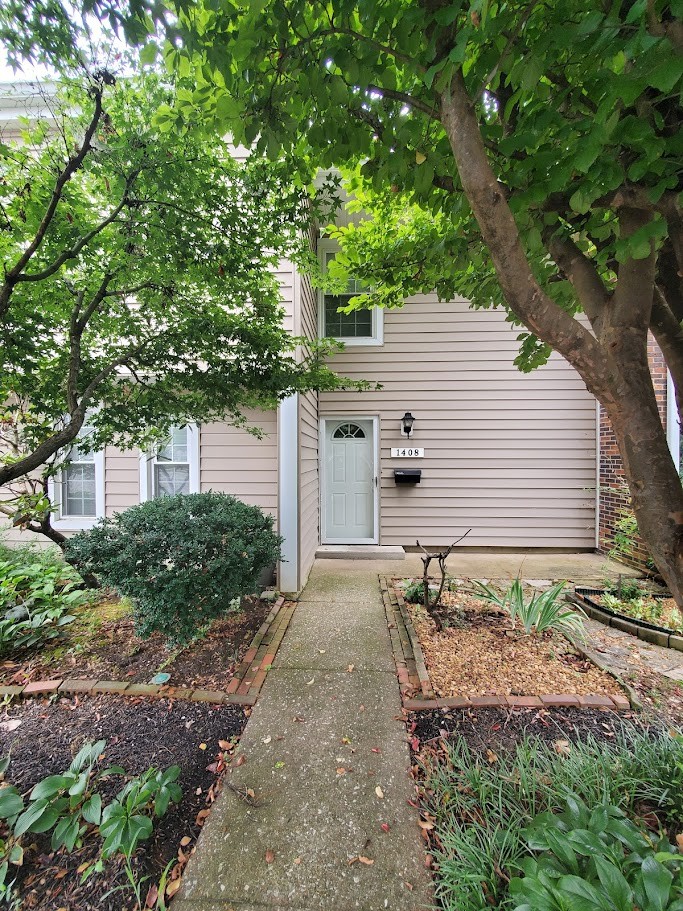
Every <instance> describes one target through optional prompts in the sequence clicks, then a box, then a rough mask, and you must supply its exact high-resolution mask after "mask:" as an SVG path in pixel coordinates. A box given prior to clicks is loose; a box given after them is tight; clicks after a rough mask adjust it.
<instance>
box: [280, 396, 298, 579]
mask: <svg viewBox="0 0 683 911" xmlns="http://www.w3.org/2000/svg"><path fill="white" fill-rule="evenodd" d="M277 437H278V466H279V483H278V525H279V530H280V535H281V536H282V537H283V538H284V541H283V542H282V550H281V559H280V561H279V563H278V588H279V589H280V591H283V592H298V590H299V394H298V393H296V392H295V393H294V395H290V396H288V398H286V399H284V400H283V401H282V402H280V407H279V408H278V434H277Z"/></svg>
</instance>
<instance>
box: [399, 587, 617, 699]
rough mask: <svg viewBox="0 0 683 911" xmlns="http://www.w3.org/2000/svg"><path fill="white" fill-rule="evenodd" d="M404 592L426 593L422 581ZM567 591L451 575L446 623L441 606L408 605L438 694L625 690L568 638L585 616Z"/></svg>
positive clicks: (444, 603)
mask: <svg viewBox="0 0 683 911" xmlns="http://www.w3.org/2000/svg"><path fill="white" fill-rule="evenodd" d="M411 589H415V592H414V594H413V591H412V590H411ZM398 590H400V585H399V586H398ZM403 591H404V593H405V595H407V596H412V597H416V598H418V597H421V592H422V582H421V581H420V582H419V583H414V584H413V585H412V586H411V585H410V584H408V585H407V586H406V585H405V583H404V588H403ZM562 591H563V583H560V584H558V585H555V586H552V587H551V588H549V589H548V591H545V592H537V591H535V590H534V589H533V588H532V587H530V586H528V585H526V584H524V583H522V582H521V581H519V580H517V581H516V582H514V583H513V584H512V586H508V585H507V583H506V584H505V586H504V587H503V586H501V585H496V584H494V583H492V582H489V583H488V584H486V585H481V584H479V585H478V586H477V585H476V584H471V583H469V582H467V581H466V580H456V581H453V580H451V583H450V584H449V586H448V590H444V592H443V594H442V596H441V605H440V607H439V618H438V619H439V623H438V624H437V623H436V622H435V621H434V616H433V614H434V609H432V611H430V612H429V613H427V612H426V611H425V610H424V608H423V607H422V606H421V605H420V604H419V603H408V604H407V610H408V613H409V615H410V618H411V621H412V624H413V627H414V628H415V631H416V633H417V636H418V639H419V641H420V646H421V648H422V651H423V653H424V657H425V663H426V666H427V670H428V672H429V678H430V681H431V684H432V687H433V689H434V692H435V693H436V695H437V696H440V697H445V698H447V697H450V696H481V695H489V694H499V695H530V696H534V695H542V694H552V693H575V694H578V695H589V694H605V695H617V694H620V693H622V689H621V687H620V685H619V684H618V683H617V681H616V680H615V679H614V678H613V677H612V676H611V675H609V674H608V673H606V672H605V671H602V670H600V669H599V668H598V667H596V665H595V664H593V662H592V661H590V660H589V659H587V658H586V657H585V656H584V655H583V654H581V653H580V652H579V651H578V650H577V648H576V647H575V645H574V644H573V642H572V641H571V640H570V638H567V635H569V636H570V637H571V638H573V639H581V638H583V634H584V630H583V618H582V614H581V613H579V611H575V610H572V609H570V608H569V606H568V605H567V604H566V603H565V602H564V601H562V600H560V599H561V595H562Z"/></svg>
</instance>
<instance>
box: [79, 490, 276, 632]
mask: <svg viewBox="0 0 683 911" xmlns="http://www.w3.org/2000/svg"><path fill="white" fill-rule="evenodd" d="M280 542H281V539H280V538H279V537H278V536H277V535H276V534H275V533H274V532H273V518H272V516H267V515H265V514H264V513H263V512H262V511H261V510H260V509H258V508H257V507H256V506H248V505H247V504H245V503H242V502H240V500H237V499H235V497H231V496H228V494H223V493H198V494H188V495H179V496H174V497H159V498H158V499H156V500H150V501H148V502H147V503H142V504H140V505H139V506H133V507H131V508H130V509H127V510H125V511H124V512H121V513H118V514H117V515H116V516H114V518H112V519H106V520H104V521H102V522H100V523H99V524H98V525H96V526H95V528H93V529H91V530H89V531H84V532H81V533H79V534H77V535H75V536H74V537H73V538H70V539H69V541H68V542H67V543H66V546H65V555H66V559H67V560H68V561H69V562H70V563H72V564H73V565H74V566H76V567H77V568H78V569H79V571H80V572H87V573H93V574H94V575H95V576H97V577H98V578H99V579H100V580H101V581H102V582H103V583H104V584H106V585H109V586H111V587H112V588H115V589H116V590H117V591H118V592H119V593H120V594H121V595H127V596H128V597H130V598H131V599H132V601H133V616H134V618H135V629H136V632H137V633H138V635H140V636H142V637H143V638H147V637H148V636H150V635H151V634H152V633H154V632H159V633H161V634H162V635H163V636H164V637H165V638H166V639H167V640H168V641H169V643H170V644H173V645H179V644H182V645H184V644H187V643H188V642H190V641H192V640H193V639H197V638H199V637H200V636H202V635H203V634H205V633H206V630H207V629H208V626H209V624H210V623H211V621H212V620H214V619H215V618H217V617H222V616H225V615H226V614H227V613H229V612H230V611H231V610H234V609H235V605H234V602H235V600H240V599H241V598H242V597H243V596H244V595H248V594H251V593H253V592H254V591H255V590H256V587H257V584H258V580H259V576H260V575H261V573H262V572H263V570H264V569H266V568H267V567H269V566H271V565H273V564H274V563H275V562H276V561H277V559H278V557H279V555H280Z"/></svg>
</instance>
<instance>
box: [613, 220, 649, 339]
mask: <svg viewBox="0 0 683 911" xmlns="http://www.w3.org/2000/svg"><path fill="white" fill-rule="evenodd" d="M649 221H650V216H649V215H648V213H645V212H642V211H640V210H638V209H622V211H621V213H620V216H619V226H620V229H621V236H622V238H627V237H632V236H633V235H634V234H635V232H636V231H638V230H639V229H640V228H643V227H644V226H645V225H646V224H647V223H648V222H649ZM656 264H657V253H656V251H655V248H654V244H651V250H650V254H649V256H646V257H645V258H644V259H634V258H633V257H632V256H629V257H627V258H626V259H625V260H623V261H622V262H621V263H619V269H618V272H617V287H616V289H615V291H614V294H613V296H612V306H611V307H610V312H609V323H610V325H611V326H612V327H615V328H616V327H619V328H621V329H625V330H626V331H630V330H636V331H644V330H646V329H647V327H648V326H649V325H650V313H651V311H652V297H653V291H654V284H655V267H656Z"/></svg>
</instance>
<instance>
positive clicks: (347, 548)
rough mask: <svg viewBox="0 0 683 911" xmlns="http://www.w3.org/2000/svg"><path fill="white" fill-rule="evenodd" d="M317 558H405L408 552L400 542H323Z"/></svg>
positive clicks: (316, 554) (317, 551)
mask: <svg viewBox="0 0 683 911" xmlns="http://www.w3.org/2000/svg"><path fill="white" fill-rule="evenodd" d="M315 556H316V559H317V560H405V558H406V552H405V550H404V549H403V548H402V547H401V546H400V545H398V544H321V545H320V547H319V548H318V549H317V550H316V552H315Z"/></svg>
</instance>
